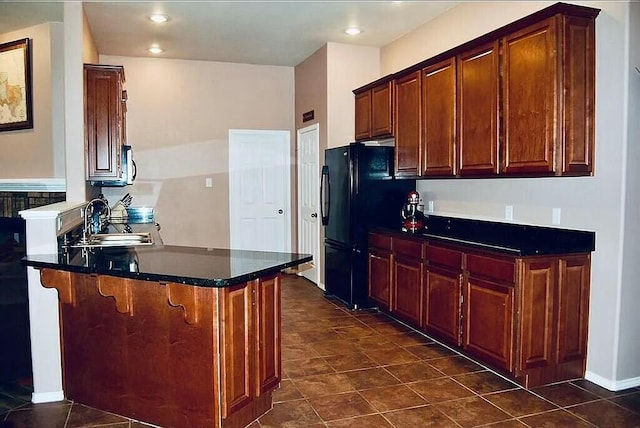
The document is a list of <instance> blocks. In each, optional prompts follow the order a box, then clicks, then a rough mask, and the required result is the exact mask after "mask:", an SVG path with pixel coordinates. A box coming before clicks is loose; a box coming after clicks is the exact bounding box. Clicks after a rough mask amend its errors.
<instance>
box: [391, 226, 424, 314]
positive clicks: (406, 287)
mask: <svg viewBox="0 0 640 428" xmlns="http://www.w3.org/2000/svg"><path fill="white" fill-rule="evenodd" d="M393 251H394V252H393V268H392V272H393V281H392V285H391V295H392V297H391V313H392V314H393V315H394V316H396V317H398V318H399V319H402V320H404V321H406V322H408V323H410V324H412V325H416V326H421V325H422V309H423V307H422V293H423V287H422V242H420V241H414V240H409V239H400V238H394V239H393Z"/></svg>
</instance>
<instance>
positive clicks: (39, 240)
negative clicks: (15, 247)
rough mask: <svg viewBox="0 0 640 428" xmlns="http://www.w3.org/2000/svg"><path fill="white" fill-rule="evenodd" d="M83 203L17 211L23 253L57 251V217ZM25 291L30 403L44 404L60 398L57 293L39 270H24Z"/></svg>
mask: <svg viewBox="0 0 640 428" xmlns="http://www.w3.org/2000/svg"><path fill="white" fill-rule="evenodd" d="M82 206H84V204H77V203H76V204H73V203H68V202H60V203H57V204H52V205H47V206H44V207H39V208H34V209H31V210H26V211H20V216H21V217H22V218H24V219H25V220H26V232H27V233H26V236H27V255H30V254H57V252H58V241H57V233H56V232H57V226H58V225H57V218H58V215H59V214H60V213H63V212H68V211H70V210H72V209H77V215H78V216H79V215H80V208H81V207H82ZM27 282H28V293H29V332H30V335H31V361H32V369H33V395H32V396H31V401H32V402H34V403H48V402H52V401H60V400H63V399H64V391H63V389H62V358H61V350H60V327H59V318H58V292H57V291H56V290H54V289H48V288H44V287H43V286H42V284H41V283H40V273H39V271H37V270H36V269H33V268H32V267H29V268H28V269H27Z"/></svg>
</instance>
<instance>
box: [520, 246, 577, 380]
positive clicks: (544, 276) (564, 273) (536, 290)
mask: <svg viewBox="0 0 640 428" xmlns="http://www.w3.org/2000/svg"><path fill="white" fill-rule="evenodd" d="M519 264H520V267H519V271H520V275H521V279H520V284H521V292H520V302H518V305H519V307H520V311H521V316H520V325H519V331H518V335H519V341H520V343H521V345H520V349H519V354H518V357H519V364H518V367H517V370H516V376H517V378H518V380H519V381H520V382H521V383H523V384H525V385H541V384H545V383H550V382H554V381H556V380H565V379H572V378H576V377H582V376H583V375H584V371H585V369H586V357H587V330H588V322H589V320H588V317H589V273H590V257H589V256H588V255H571V256H562V257H559V258H540V259H532V260H521V261H519Z"/></svg>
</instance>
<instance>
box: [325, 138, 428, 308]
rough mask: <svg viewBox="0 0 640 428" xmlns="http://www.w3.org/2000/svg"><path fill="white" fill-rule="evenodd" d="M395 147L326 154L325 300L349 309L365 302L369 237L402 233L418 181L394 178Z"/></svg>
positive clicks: (352, 147)
mask: <svg viewBox="0 0 640 428" xmlns="http://www.w3.org/2000/svg"><path fill="white" fill-rule="evenodd" d="M393 150H394V148H393V147H385V146H366V145H364V144H361V143H352V144H349V145H348V146H343V147H336V148H332V149H327V150H326V151H325V158H324V166H323V167H322V180H321V186H320V197H321V214H322V224H323V225H324V226H325V228H324V236H325V238H324V255H325V259H324V263H325V265H324V266H325V269H324V274H325V275H324V283H325V294H326V295H327V296H331V297H336V298H338V299H340V300H341V301H343V302H344V303H345V305H346V306H347V307H348V308H350V309H360V308H367V307H371V306H372V305H371V304H370V303H369V299H368V298H367V289H368V275H367V270H368V269H367V232H368V230H369V229H370V228H372V227H376V226H378V227H387V228H392V229H398V230H400V227H401V224H402V218H401V210H402V206H403V204H404V203H405V200H406V197H407V194H408V193H409V192H410V191H411V190H415V187H416V184H415V180H406V179H402V180H396V179H394V177H393V165H394V158H393Z"/></svg>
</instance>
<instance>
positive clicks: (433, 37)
mask: <svg viewBox="0 0 640 428" xmlns="http://www.w3.org/2000/svg"><path fill="white" fill-rule="evenodd" d="M580 3H581V4H584V5H587V6H591V7H596V8H600V9H602V12H601V13H600V15H599V16H598V18H597V21H596V124H595V129H596V151H595V176H594V177H582V178H543V179H494V180H487V179H483V180H474V179H457V180H422V181H420V182H418V185H417V187H418V190H419V191H420V192H421V194H422V196H423V199H424V200H425V201H427V200H433V201H435V209H436V211H437V212H440V213H444V214H453V215H462V216H466V217H478V218H485V219H501V218H502V219H503V218H504V206H505V205H513V206H514V220H515V221H516V222H518V223H532V224H539V225H551V212H552V208H554V207H555V208H560V209H561V212H562V215H561V225H560V226H561V227H565V228H570V229H585V230H591V231H595V232H596V251H595V253H594V254H593V262H592V289H591V306H590V321H589V345H588V346H589V347H588V362H587V376H588V378H589V379H591V380H593V381H595V382H597V383H599V384H601V385H602V386H605V387H608V388H611V389H615V388H617V387H618V386H619V385H620V384H623V381H629V379H635V382H637V383H638V384H640V355H639V354H638V350H639V348H638V347H639V345H638V342H640V341H638V340H637V333H636V337H635V339H636V340H632V337H631V336H632V335H633V334H634V333H632V331H633V329H635V328H636V326H637V325H640V315H639V313H638V311H637V310H636V311H634V310H632V309H631V308H629V309H627V310H625V311H623V315H624V317H621V312H620V302H621V299H622V298H626V297H625V296H627V295H633V296H634V297H635V300H633V301H634V302H637V301H638V299H637V294H638V291H637V287H632V284H633V283H632V282H631V277H633V276H635V274H636V272H631V271H629V275H628V276H629V278H628V279H627V278H624V277H625V276H626V275H624V274H625V273H626V272H624V271H623V266H622V259H623V252H622V251H623V247H622V238H623V236H624V232H626V231H625V227H626V228H627V229H629V228H630V227H631V226H630V225H627V224H625V223H624V221H623V220H624V218H623V215H622V214H623V212H624V207H625V205H624V202H625V194H624V190H625V180H626V177H625V165H626V163H627V162H630V163H631V164H632V165H633V166H635V167H636V169H637V165H638V161H639V159H638V157H637V154H636V153H634V154H633V156H634V158H633V161H632V158H629V159H627V158H626V154H627V141H628V140H627V123H626V121H625V118H626V115H627V111H628V110H627V105H626V99H627V98H626V94H627V91H628V89H629V88H627V85H626V82H627V81H628V80H629V76H628V74H629V71H628V70H629V67H628V63H627V56H628V51H629V45H628V40H627V32H628V29H629V12H628V10H629V4H628V2H605V1H603V2H580ZM550 4H552V2H468V3H463V4H461V5H459V6H458V7H456V8H454V9H452V10H450V11H448V12H446V13H444V14H443V15H441V16H440V17H438V18H436V19H435V20H433V21H431V22H429V23H427V24H425V25H424V26H423V27H421V28H420V29H418V30H416V31H414V32H412V33H410V34H408V35H407V36H405V37H403V38H401V39H399V40H397V41H395V42H394V43H392V44H390V45H388V46H385V47H384V48H383V49H382V53H381V61H382V70H383V74H384V73H389V72H395V71H399V70H400V69H402V68H404V67H407V66H409V65H411V64H414V63H416V62H419V61H420V60H423V59H426V58H429V57H431V56H433V55H435V54H438V53H440V52H443V51H445V50H448V49H450V48H453V47H455V46H457V45H459V44H461V43H463V42H466V41H468V40H471V39H473V38H475V37H477V36H479V35H481V34H484V33H487V32H489V31H491V30H494V29H496V28H498V27H500V26H502V25H505V24H507V23H509V22H512V21H514V20H516V19H519V18H521V17H524V16H526V15H528V14H530V13H532V12H534V11H536V10H539V9H541V8H543V7H546V6H548V5H550ZM634 7H637V6H634ZM636 22H637V13H636ZM636 37H637V35H636ZM634 102H635V103H636V106H637V97H636V101H634ZM630 110H631V109H629V111H630ZM631 114H633V115H636V116H637V115H638V109H637V108H635V111H634V112H633V113H631ZM638 120H640V117H636V118H635V119H631V118H630V123H631V124H633V123H637V122H638ZM636 126H637V125H636ZM636 136H637V130H636ZM629 141H632V140H629ZM636 141H637V140H636ZM636 151H637V150H636ZM630 154H631V153H630ZM630 174H637V172H635V171H634V172H632V173H630ZM629 179H633V180H635V183H637V182H638V181H637V178H636V177H629ZM630 183H631V181H630ZM634 187H635V186H634ZM634 187H629V190H630V192H637V191H636V190H635V189H634ZM633 195H634V196H633V197H631V196H630V200H629V201H628V203H632V204H637V202H638V198H637V196H636V194H635V193H634V194H633ZM630 210H632V209H631V208H629V209H628V210H627V213H628V214H633V215H636V218H637V210H635V212H633V213H629V211H630ZM633 227H634V228H635V227H636V226H633ZM634 231H635V230H634ZM635 236H636V237H637V234H636V235H635ZM636 247H637V244H628V245H627V247H625V259H627V258H628V259H629V265H633V264H634V263H635V265H637V260H638V256H640V250H639V249H638V248H636ZM627 251H628V253H627ZM632 260H635V262H632ZM628 268H630V266H629V267H628ZM635 269H637V267H636V268H635ZM632 273H633V274H634V275H632ZM635 278H637V276H635ZM629 305H632V303H627V304H626V306H629ZM626 306H625V308H626ZM619 321H622V322H623V324H622V325H620V323H619ZM632 381H633V380H632Z"/></svg>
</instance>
